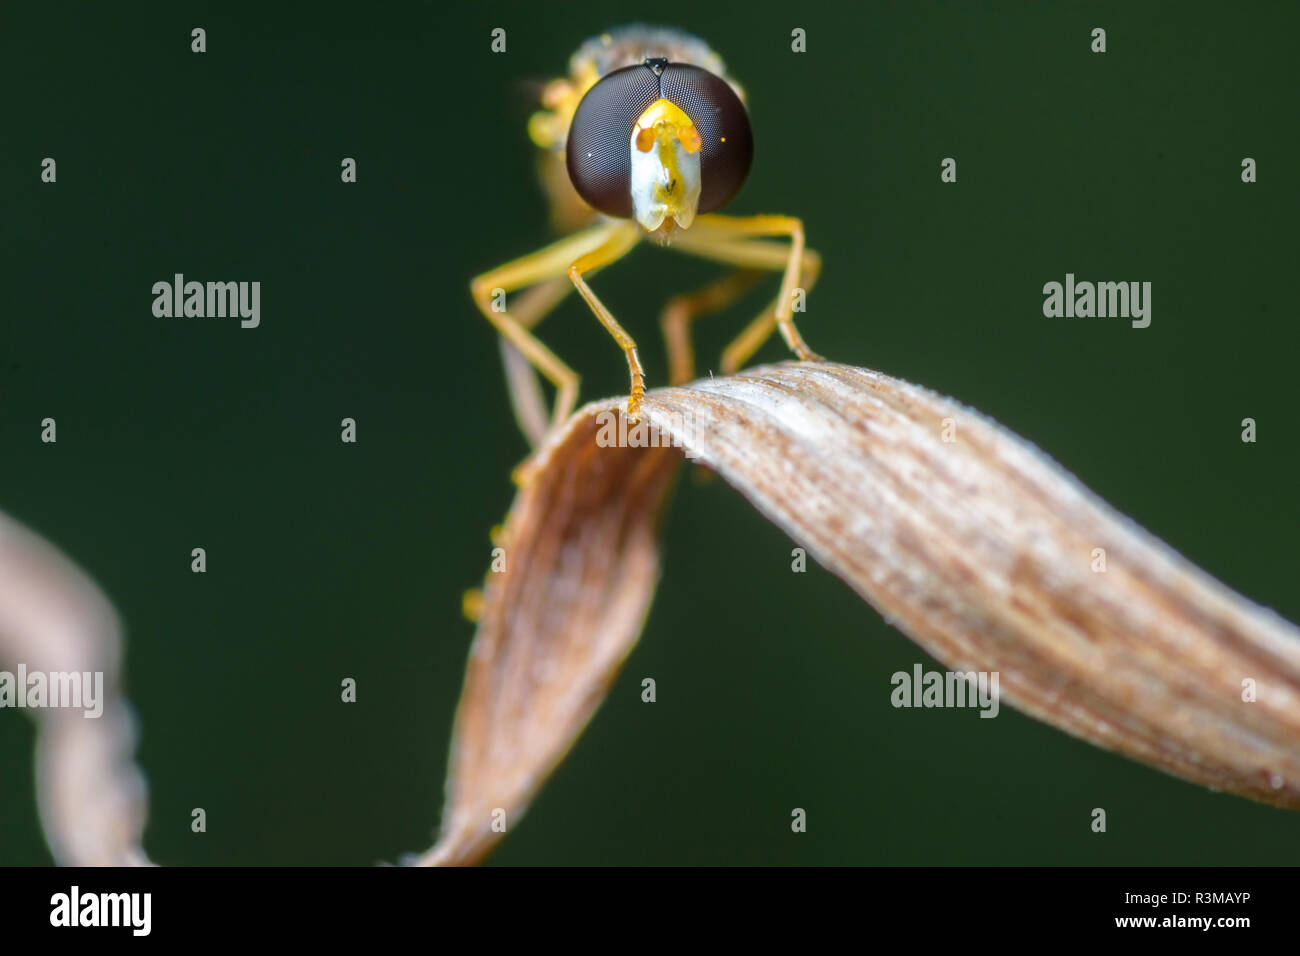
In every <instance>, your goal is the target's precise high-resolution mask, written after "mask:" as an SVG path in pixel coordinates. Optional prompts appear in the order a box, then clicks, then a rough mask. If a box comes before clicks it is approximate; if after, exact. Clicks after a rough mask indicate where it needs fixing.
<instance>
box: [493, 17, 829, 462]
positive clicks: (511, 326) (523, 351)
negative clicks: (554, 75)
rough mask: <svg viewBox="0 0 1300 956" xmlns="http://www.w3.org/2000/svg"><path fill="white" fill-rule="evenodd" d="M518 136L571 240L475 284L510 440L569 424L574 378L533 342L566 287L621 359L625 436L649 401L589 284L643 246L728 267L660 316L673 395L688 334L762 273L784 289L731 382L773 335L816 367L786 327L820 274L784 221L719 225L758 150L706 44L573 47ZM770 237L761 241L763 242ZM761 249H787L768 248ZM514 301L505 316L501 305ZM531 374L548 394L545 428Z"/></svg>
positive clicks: (631, 41) (628, 42) (665, 33)
mask: <svg viewBox="0 0 1300 956" xmlns="http://www.w3.org/2000/svg"><path fill="white" fill-rule="evenodd" d="M542 107H543V109H542V110H541V111H540V112H538V113H536V114H534V115H533V116H532V118H531V119H530V121H529V126H528V130H529V135H530V137H531V138H532V140H533V142H534V143H536V144H537V146H538V147H539V149H540V155H539V157H538V162H539V170H540V174H541V179H542V183H543V186H544V187H545V189H546V191H547V193H548V196H549V199H550V202H551V217H552V221H553V222H554V224H555V225H556V226H557V227H558V228H560V229H563V230H566V231H570V232H571V233H572V234H571V235H569V236H568V237H567V238H564V239H561V240H559V241H558V242H555V243H552V244H551V245H549V246H546V247H545V248H543V249H541V250H539V251H537V252H534V253H532V254H531V255H527V256H524V257H523V258H520V259H516V260H514V261H513V262H509V263H507V264H506V265H503V266H500V267H498V268H496V269H493V270H491V271H489V272H485V273H483V274H482V275H480V276H478V277H477V278H475V279H474V280H473V282H472V283H471V292H472V294H473V297H474V301H475V303H476V304H477V305H478V307H479V309H480V311H482V313H483V315H484V316H486V317H487V319H488V321H489V322H491V323H492V325H493V326H494V327H495V328H496V329H497V331H498V332H499V333H500V334H501V336H502V354H503V358H504V360H505V364H506V381H507V384H508V385H509V388H510V396H511V402H512V404H513V406H514V410H515V416H516V418H517V419H518V421H519V425H520V428H521V429H522V430H523V432H524V434H525V435H526V436H527V437H528V438H529V440H530V441H531V442H532V444H533V445H534V446H536V445H538V444H539V443H541V441H542V440H543V439H544V438H545V436H546V434H547V433H548V431H549V430H550V429H551V428H553V427H555V426H557V425H559V424H561V423H563V422H564V421H565V420H566V419H567V418H568V417H569V415H570V414H571V413H572V411H573V407H574V404H575V402H576V401H577V395H578V376H577V375H576V374H575V373H574V371H573V370H572V369H571V368H570V367H569V366H568V365H566V364H565V363H564V362H563V361H561V360H560V359H559V358H558V357H557V356H556V355H555V353H553V352H552V351H551V350H550V349H549V348H547V347H546V346H545V345H543V344H542V342H541V341H540V340H538V339H537V338H536V337H535V336H534V335H533V332H532V329H533V328H534V327H535V326H536V325H537V323H538V322H540V321H541V319H542V318H543V317H544V316H545V315H546V314H547V313H548V312H550V311H551V310H552V309H553V308H554V307H555V306H556V305H557V304H558V303H559V302H560V301H561V300H562V299H563V298H564V296H565V295H566V294H567V293H568V292H569V291H570V290H571V289H573V288H577V290H578V292H579V293H581V295H582V297H583V298H584V299H585V300H586V302H587V305H589V306H590V307H591V310H592V311H593V312H594V313H596V317H597V318H598V319H599V320H600V322H601V324H602V325H604V327H605V328H606V329H607V330H608V331H609V333H610V335H612V336H613V337H614V341H615V342H617V343H618V346H619V348H621V349H622V350H623V353H624V355H625V356H626V357H627V365H628V372H629V375H630V377H631V390H630V393H629V396H628V403H627V414H628V417H629V418H630V419H632V420H633V421H635V420H637V418H638V410H639V408H640V405H641V400H642V397H643V395H644V394H645V370H644V369H643V368H642V366H641V360H640V359H639V358H638V357H637V346H636V342H635V341H633V339H632V337H631V336H630V335H628V333H627V332H626V331H625V330H624V328H623V326H622V325H620V324H619V323H618V320H617V319H615V318H614V316H613V315H612V314H611V313H610V311H609V309H607V308H606V307H605V306H604V305H603V304H602V303H601V301H600V299H599V298H598V297H597V296H596V294H595V292H593V291H592V289H591V286H590V285H589V284H588V281H587V280H588V278H589V277H590V276H591V275H592V274H593V273H594V272H595V271H596V270H598V269H601V268H603V267H604V266H607V265H610V264H612V263H614V262H617V261H618V260H619V259H621V258H622V257H623V256H625V255H627V253H628V252H629V251H631V250H632V249H633V248H634V247H635V246H636V245H638V244H639V243H640V241H641V240H642V239H652V240H654V241H655V242H656V243H658V244H659V245H661V246H668V245H669V244H670V243H671V245H672V248H674V249H676V250H678V251H681V252H686V253H690V254H693V255H697V256H701V257H703V258H706V259H712V260H716V261H719V262H723V263H727V264H729V265H731V266H733V267H735V271H733V272H731V273H730V274H728V275H726V276H724V277H723V278H722V279H721V280H720V281H717V282H715V283H713V284H711V285H709V286H706V287H704V288H702V289H699V290H697V291H695V292H693V293H689V294H686V295H681V296H677V297H675V298H673V299H671V300H670V301H669V302H668V304H667V305H666V307H665V309H664V311H663V314H662V317H661V323H662V326H663V332H664V337H665V340H666V342H667V346H668V360H669V375H670V380H671V382H672V383H673V384H679V383H682V382H686V381H689V380H691V379H692V378H694V375H695V372H694V356H693V351H692V348H691V342H690V331H689V327H690V323H691V321H692V320H693V319H695V318H697V317H699V316H701V315H705V314H707V313H710V312H716V311H719V310H721V309H723V308H725V307H726V306H727V305H728V304H729V303H730V302H733V301H734V300H736V299H737V298H739V297H740V296H741V295H742V294H744V292H745V291H746V290H748V289H749V288H750V287H751V286H752V285H753V284H754V282H755V280H756V279H757V278H758V277H759V276H761V275H762V273H763V272H764V271H777V270H783V278H782V281H781V290H780V292H779V293H778V295H777V297H776V299H775V301H774V302H773V303H772V304H771V305H770V306H769V307H768V308H767V309H765V310H764V311H763V313H762V314H760V315H759V316H758V318H756V319H755V320H754V321H753V322H751V323H750V324H749V326H748V327H746V328H745V330H744V331H743V332H742V333H741V334H740V336H739V337H738V338H737V339H736V340H735V341H734V342H732V343H731V345H729V346H728V347H727V349H726V350H725V351H724V352H723V356H722V364H721V369H722V371H723V373H724V374H731V373H733V372H735V371H736V370H737V369H739V368H740V367H741V365H743V364H744V363H745V362H746V361H748V360H749V358H750V357H752V356H753V354H754V353H755V352H756V351H757V350H758V348H759V347H760V346H761V345H762V344H763V343H764V342H765V341H766V340H767V339H768V337H769V336H770V335H771V334H772V332H773V330H775V329H780V331H781V334H782V337H783V338H784V339H785V341H786V344H787V345H789V347H790V349H791V350H792V351H793V352H794V353H795V354H796V355H797V356H798V357H799V358H800V359H817V358H819V356H817V355H814V354H813V353H812V352H811V351H810V350H809V348H808V346H807V345H806V344H804V341H803V339H802V338H801V337H800V335H799V332H798V330H797V329H796V328H795V325H794V321H793V319H792V317H791V314H792V311H793V308H792V307H793V299H794V295H795V292H796V289H799V288H803V290H804V291H805V292H806V291H807V290H808V289H809V288H811V286H812V284H813V283H814V282H815V281H816V278H817V274H818V272H819V271H820V268H821V259H820V257H819V256H818V255H817V253H816V252H814V251H813V250H811V249H806V248H805V247H804V230H803V224H802V222H800V220H798V219H796V218H793V217H790V216H745V217H732V216H723V215H718V214H717V213H716V212H715V210H717V209H720V208H722V207H723V206H725V205H726V204H727V203H728V202H730V201H731V199H732V198H733V197H734V196H735V195H736V193H737V192H738V191H739V190H740V187H741V186H742V185H743V184H744V181H745V178H746V176H747V175H748V174H749V168H750V164H751V162H752V159H753V152H754V141H753V134H752V132H751V130H750V125H749V117H748V114H747V112H746V109H745V96H744V91H743V90H742V89H741V88H740V87H739V86H738V85H737V84H736V83H735V82H733V81H732V80H730V79H729V78H728V77H727V75H726V72H725V68H724V66H723V63H722V61H721V59H719V57H718V56H717V54H715V53H714V52H713V51H712V50H710V49H709V47H708V45H707V44H705V43H704V42H703V41H702V40H700V39H698V38H696V37H694V36H691V35H690V34H687V33H683V32H682V31H680V30H675V29H670V28H661V27H648V26H643V25H639V24H638V25H632V26H625V27H622V28H620V29H617V30H611V31H610V32H608V33H605V34H602V35H600V36H598V37H594V38H592V39H591V40H588V41H587V42H586V43H584V44H583V45H582V46H581V47H580V48H579V49H578V51H577V52H576V53H575V54H574V55H573V57H572V58H571V59H570V62H569V76H568V77H565V78H562V79H558V80H554V81H552V82H551V83H549V84H548V85H547V86H546V88H545V89H544V91H543V93H542ZM763 237H768V238H766V239H765V238H763ZM772 237H782V238H787V239H788V240H789V241H788V242H773V241H770V239H771V238H772ZM519 290H527V291H526V292H523V294H521V295H520V296H519V297H518V298H517V299H516V300H515V301H514V302H513V303H512V307H511V308H509V309H506V308H505V305H504V303H505V298H506V295H507V294H508V293H511V292H515V291H519ZM533 369H536V370H538V371H540V372H541V373H542V374H543V375H544V376H545V377H546V378H547V379H548V380H549V381H550V382H551V384H552V385H554V386H555V389H556V396H555V405H554V408H553V411H552V413H551V415H550V418H549V422H548V419H547V415H546V405H545V401H544V399H543V397H542V392H541V388H540V384H539V382H538V380H537V376H536V373H535V372H534V371H533Z"/></svg>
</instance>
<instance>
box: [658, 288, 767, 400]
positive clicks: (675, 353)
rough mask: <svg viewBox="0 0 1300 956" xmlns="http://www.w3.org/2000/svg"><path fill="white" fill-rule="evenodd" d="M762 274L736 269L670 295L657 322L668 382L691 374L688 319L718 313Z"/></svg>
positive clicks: (685, 379)
mask: <svg viewBox="0 0 1300 956" xmlns="http://www.w3.org/2000/svg"><path fill="white" fill-rule="evenodd" d="M762 275H763V273H762V272H759V271H758V270H756V269H737V270H736V271H735V272H732V273H730V274H728V275H725V276H723V277H722V278H721V279H718V280H717V281H715V282H713V283H711V284H709V285H706V286H704V287H703V288H700V289H696V290H695V291H694V292H688V293H685V294H684V295H678V296H674V297H673V298H671V299H669V300H668V303H667V304H666V305H665V306H664V311H663V314H662V315H661V316H660V317H659V324H660V325H661V326H662V327H663V331H664V342H665V343H666V344H667V346H668V381H669V383H670V384H672V385H681V384H683V383H685V382H689V381H690V380H691V379H693V378H694V377H695V350H694V348H692V346H691V329H690V326H691V322H693V321H694V320H695V319H698V318H700V317H701V316H705V315H709V314H711V313H714V312H721V311H722V310H723V309H725V308H726V307H727V306H729V305H730V304H731V303H732V302H735V301H736V300H737V299H739V298H740V297H741V296H742V295H744V294H745V293H746V292H748V291H749V290H750V289H752V288H753V287H754V284H755V283H756V282H757V281H758V279H759V278H760V277H761V276H762Z"/></svg>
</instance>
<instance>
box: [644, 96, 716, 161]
mask: <svg viewBox="0 0 1300 956" xmlns="http://www.w3.org/2000/svg"><path fill="white" fill-rule="evenodd" d="M636 125H637V130H638V132H637V149H639V150H641V152H643V153H645V152H649V149H650V147H649V146H642V145H641V142H642V140H641V136H642V134H643V133H647V132H650V131H654V135H655V138H661V137H662V138H669V139H671V138H672V137H676V138H677V139H679V140H681V143H682V146H683V147H684V148H685V149H686V151H687V152H688V153H697V152H699V150H700V134H699V131H698V130H697V129H696V128H695V122H694V121H693V120H692V119H691V118H690V117H689V116H687V115H686V111H685V110H683V109H682V108H681V107H680V106H678V105H677V104H676V103H674V102H673V101H672V100H666V99H663V98H662V97H661V98H659V99H657V100H655V101H654V102H653V103H651V104H650V105H649V106H647V107H646V111H645V112H644V113H642V114H641V116H640V118H639V119H638V120H637V121H636Z"/></svg>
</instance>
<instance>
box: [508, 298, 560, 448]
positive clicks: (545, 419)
mask: <svg viewBox="0 0 1300 956" xmlns="http://www.w3.org/2000/svg"><path fill="white" fill-rule="evenodd" d="M572 291H573V283H571V282H570V281H569V278H568V276H556V277H555V278H553V279H547V280H546V281H544V282H539V283H538V284H537V285H535V286H533V287H532V288H530V289H528V290H527V291H526V292H524V293H523V294H522V295H520V296H519V297H518V298H517V299H516V300H515V306H514V308H512V309H511V310H510V313H511V315H513V316H514V319H515V321H516V322H518V323H519V324H520V325H522V326H523V327H524V328H525V329H529V330H531V329H532V328H533V327H534V326H536V325H537V323H538V322H540V321H541V320H542V319H543V318H545V317H546V315H547V314H548V313H549V312H551V311H552V310H553V309H554V308H555V307H556V306H557V305H559V304H560V302H562V301H563V300H564V297H565V296H566V295H568V294H569V293H570V292H572ZM499 341H500V343H501V361H502V364H503V365H504V366H505V370H506V388H507V389H508V390H509V392H510V404H511V406H512V407H513V408H514V410H515V420H516V421H517V422H518V423H519V428H520V430H522V431H523V433H524V434H525V435H526V436H527V437H528V443H529V444H530V445H532V447H534V448H536V447H537V446H538V445H540V444H541V443H542V440H543V439H545V437H546V432H547V429H548V428H549V416H548V413H547V408H546V398H545V396H543V395H542V386H541V383H540V382H539V381H538V380H537V372H536V370H535V369H534V368H533V366H532V365H531V364H530V363H529V361H528V359H527V358H526V357H525V356H524V353H523V352H521V351H519V349H517V348H515V347H514V346H513V345H511V344H510V340H509V339H506V338H502V339H499Z"/></svg>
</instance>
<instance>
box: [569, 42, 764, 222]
mask: <svg viewBox="0 0 1300 956" xmlns="http://www.w3.org/2000/svg"><path fill="white" fill-rule="evenodd" d="M753 156H754V138H753V133H752V132H751V130H750V126H749V116H748V115H747V114H746V111H745V106H744V104H743V103H742V102H741V101H740V98H739V97H738V96H737V95H736V93H735V91H734V90H732V88H731V86H730V85H729V84H728V83H727V82H726V81H725V80H723V79H721V78H720V77H717V76H715V75H714V74H712V73H710V72H709V71H707V70H704V69H701V68H700V67H697V66H690V65H688V64H684V63H670V62H668V61H667V60H666V59H647V60H645V61H644V62H643V63H639V64H636V65H634V66H629V67H624V68H623V69H620V70H615V71H614V72H612V73H609V74H607V75H606V76H604V77H603V78H602V79H600V80H599V81H598V82H597V83H596V84H595V85H594V86H592V88H591V89H590V90H588V91H587V94H586V96H584V97H583V99H582V102H580V103H579V104H578V108H577V110H576V111H575V113H574V116H573V122H572V124H571V125H570V127H569V139H568V146H567V151H566V164H567V167H568V171H569V178H570V180H572V182H573V186H574V188H575V189H576V190H577V191H578V194H579V195H580V196H582V198H583V199H584V200H586V201H587V202H588V203H589V204H590V205H591V206H592V207H594V208H595V209H598V210H599V211H601V212H603V213H604V214H605V215H607V216H612V217H615V218H621V219H635V220H636V221H637V222H638V223H639V224H640V225H641V227H642V228H644V229H645V230H646V231H647V232H651V233H654V232H657V231H659V230H661V227H663V226H664V225H665V224H667V225H668V226H669V227H670V228H671V227H672V226H673V225H675V226H676V227H678V228H682V229H685V228H689V227H690V225H691V223H692V222H693V221H694V219H695V216H696V215H697V214H699V213H707V212H713V211H714V210H716V209H720V208H722V207H723V206H725V205H726V204H727V203H728V202H729V201H730V200H731V199H732V197H734V196H735V195H736V193H737V192H739V190H740V187H741V186H742V185H743V184H744V182H745V177H746V176H747V175H748V174H749V167H750V164H751V163H752V161H753Z"/></svg>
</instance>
